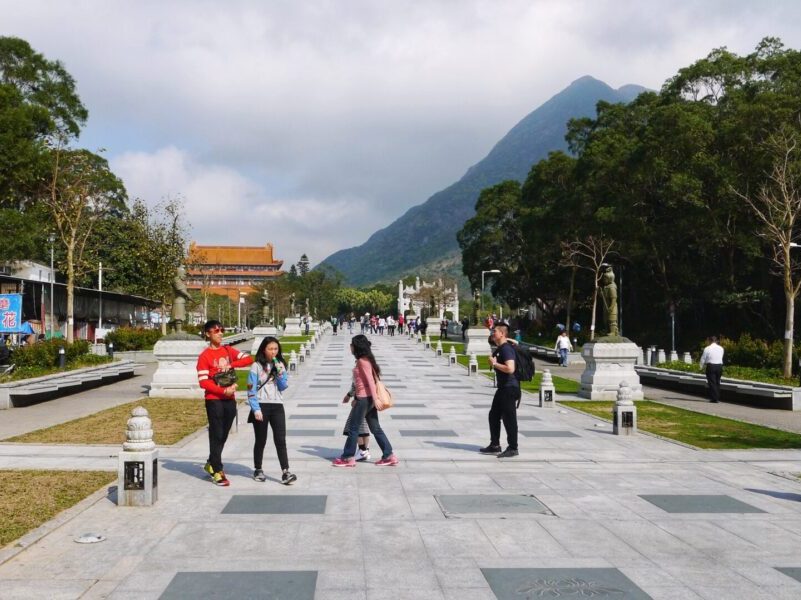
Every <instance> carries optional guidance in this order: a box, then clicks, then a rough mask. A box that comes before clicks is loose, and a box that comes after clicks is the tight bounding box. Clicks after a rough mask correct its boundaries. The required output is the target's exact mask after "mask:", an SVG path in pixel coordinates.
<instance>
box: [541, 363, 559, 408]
mask: <svg viewBox="0 0 801 600" xmlns="http://www.w3.org/2000/svg"><path fill="white" fill-rule="evenodd" d="M539 398H540V408H553V407H554V406H555V405H556V402H554V400H555V398H556V388H555V387H554V385H553V378H552V377H551V370H550V369H545V370H544V371H543V372H542V381H541V382H540V392H539Z"/></svg>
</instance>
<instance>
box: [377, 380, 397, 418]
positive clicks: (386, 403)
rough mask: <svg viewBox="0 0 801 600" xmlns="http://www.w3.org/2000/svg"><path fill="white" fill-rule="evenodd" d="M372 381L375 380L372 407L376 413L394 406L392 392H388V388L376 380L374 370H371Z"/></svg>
mask: <svg viewBox="0 0 801 600" xmlns="http://www.w3.org/2000/svg"><path fill="white" fill-rule="evenodd" d="M373 379H375V398H373V406H375V409H376V410H377V411H382V410H387V409H388V408H392V406H393V405H394V404H395V403H394V402H393V401H392V392H390V391H389V388H387V386H385V385H384V382H383V381H381V380H380V379H379V378H378V376H377V375H376V372H375V370H373Z"/></svg>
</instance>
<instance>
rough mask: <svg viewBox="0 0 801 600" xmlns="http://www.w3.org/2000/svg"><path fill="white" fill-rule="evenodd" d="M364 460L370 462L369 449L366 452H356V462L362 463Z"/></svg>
mask: <svg viewBox="0 0 801 600" xmlns="http://www.w3.org/2000/svg"><path fill="white" fill-rule="evenodd" d="M364 460H370V449H369V448H368V449H367V450H357V451H356V462H362V461H364Z"/></svg>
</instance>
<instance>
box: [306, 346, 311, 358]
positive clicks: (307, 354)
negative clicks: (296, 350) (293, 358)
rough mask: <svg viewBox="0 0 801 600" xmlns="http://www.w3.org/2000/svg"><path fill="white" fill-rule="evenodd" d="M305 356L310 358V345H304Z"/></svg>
mask: <svg viewBox="0 0 801 600" xmlns="http://www.w3.org/2000/svg"><path fill="white" fill-rule="evenodd" d="M306 356H311V345H310V344H306Z"/></svg>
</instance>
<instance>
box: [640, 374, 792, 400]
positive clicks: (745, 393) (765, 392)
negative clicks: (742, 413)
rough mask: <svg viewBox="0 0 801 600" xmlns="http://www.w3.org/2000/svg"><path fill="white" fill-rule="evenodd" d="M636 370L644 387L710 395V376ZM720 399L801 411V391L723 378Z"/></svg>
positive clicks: (785, 386) (788, 387) (773, 384)
mask: <svg viewBox="0 0 801 600" xmlns="http://www.w3.org/2000/svg"><path fill="white" fill-rule="evenodd" d="M634 370H635V371H637V374H638V375H639V376H640V382H641V383H642V384H643V385H650V386H652V387H656V388H663V389H669V390H676V391H680V392H685V393H687V394H694V395H701V396H706V394H707V384H706V376H705V375H704V374H703V373H688V372H686V371H674V370H672V369H662V368H660V367H649V366H644V365H637V366H635V367H634ZM720 399H721V401H723V402H730V403H732V404H745V405H748V406H756V407H759V408H777V409H780V410H801V387H792V386H787V385H777V384H775V383H762V382H759V381H743V380H742V379H732V378H730V377H723V378H722V379H721V380H720Z"/></svg>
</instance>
